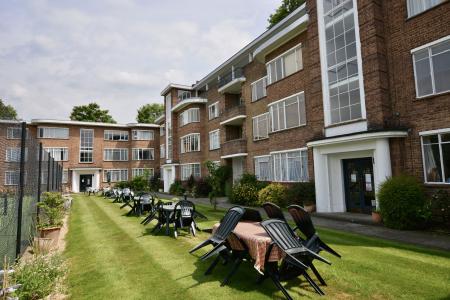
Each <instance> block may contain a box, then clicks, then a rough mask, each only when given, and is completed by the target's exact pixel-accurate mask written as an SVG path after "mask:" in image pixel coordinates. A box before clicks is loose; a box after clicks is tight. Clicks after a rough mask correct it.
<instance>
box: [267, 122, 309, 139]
mask: <svg viewBox="0 0 450 300" xmlns="http://www.w3.org/2000/svg"><path fill="white" fill-rule="evenodd" d="M302 127H306V124H304V125H299V126H295V127H291V128H286V129H281V130H277V131H270V132H269V137H270V135H271V134H275V133H280V132H284V131H288V130H292V129H297V128H302Z"/></svg>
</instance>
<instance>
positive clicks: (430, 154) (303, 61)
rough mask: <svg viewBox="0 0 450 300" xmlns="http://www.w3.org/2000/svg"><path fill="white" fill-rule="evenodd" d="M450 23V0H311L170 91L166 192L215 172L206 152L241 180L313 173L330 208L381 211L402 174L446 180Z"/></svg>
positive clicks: (325, 208)
mask: <svg viewBox="0 0 450 300" xmlns="http://www.w3.org/2000/svg"><path fill="white" fill-rule="evenodd" d="M448 20H450V3H449V1H439V0H437V1H423V0H401V1H393V0H387V1H381V0H326V1H322V0H317V1H316V0H307V1H306V2H305V4H304V5H302V6H301V7H300V8H298V9H297V10H296V11H294V12H293V13H291V14H290V15H289V16H288V17H286V18H285V19H284V20H282V21H281V22H280V23H278V24H277V25H275V26H273V27H272V28H271V29H269V30H268V31H266V32H264V33H263V34H262V35H260V36H259V37H258V38H257V39H255V40H254V41H252V42H251V43H250V44H248V45H247V46H245V47H244V48H243V49H241V50H240V51H239V52H238V53H236V54H235V55H234V56H232V57H231V58H229V59H228V60H227V61H226V62H224V63H223V64H221V65H220V66H219V67H217V68H216V69H214V70H213V71H211V72H210V73H209V74H208V75H207V76H205V77H204V78H202V79H201V80H199V81H197V82H196V83H195V84H193V85H180V84H169V85H168V86H167V87H166V88H165V89H164V90H163V91H162V93H161V96H163V97H164V104H165V115H164V116H163V117H161V118H159V119H158V120H157V123H159V124H160V125H161V126H163V127H164V128H163V129H162V131H161V132H162V133H163V134H164V135H163V136H161V137H160V151H161V152H162V153H163V155H161V159H160V164H161V171H162V178H163V180H164V189H165V190H166V191H168V189H169V187H170V184H171V183H173V182H174V180H176V179H179V180H186V179H187V178H189V176H190V175H191V174H193V175H194V176H196V177H202V176H204V175H205V174H206V172H207V170H206V169H205V167H204V164H203V162H204V161H206V160H211V161H217V162H220V163H221V164H227V165H230V166H231V167H232V170H233V180H237V179H239V177H240V176H241V175H242V174H243V173H244V172H249V173H255V174H256V176H257V177H258V178H259V179H260V180H267V181H275V182H282V183H292V182H301V181H311V180H314V181H315V184H316V195H317V209H318V211H320V212H343V211H362V212H370V211H371V209H372V208H373V207H375V206H376V205H377V202H376V190H377V189H378V187H379V185H380V183H381V182H383V181H384V180H385V179H386V178H387V177H389V176H392V175H397V174H401V173H408V174H411V175H414V176H416V177H417V178H419V179H420V180H421V181H423V182H424V184H425V186H426V187H427V188H429V189H435V188H447V187H448V184H449V183H450V174H449V173H450V153H448V152H449V151H448V149H450V148H448V147H447V141H450V138H448V136H450V134H449V132H450V117H449V112H450V104H449V100H450V93H449V92H450V26H449V25H450V23H449V21H448ZM449 145H450V144H449ZM449 147H450V146H449Z"/></svg>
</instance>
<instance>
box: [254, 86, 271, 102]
mask: <svg viewBox="0 0 450 300" xmlns="http://www.w3.org/2000/svg"><path fill="white" fill-rule="evenodd" d="M274 83H275V82H274ZM266 89H267V87H266ZM264 99H267V95H265V96H264V97H261V98H259V99H256V100H252V101H251V102H250V103H256V102H259V101H261V100H264Z"/></svg>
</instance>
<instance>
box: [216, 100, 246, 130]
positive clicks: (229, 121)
mask: <svg viewBox="0 0 450 300" xmlns="http://www.w3.org/2000/svg"><path fill="white" fill-rule="evenodd" d="M245 118H247V115H246V109H245V105H244V104H240V105H236V106H232V107H230V108H228V109H224V110H222V113H221V114H220V125H233V126H237V125H242V123H244V121H245Z"/></svg>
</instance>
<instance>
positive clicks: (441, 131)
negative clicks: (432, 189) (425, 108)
mask: <svg viewBox="0 0 450 300" xmlns="http://www.w3.org/2000/svg"><path fill="white" fill-rule="evenodd" d="M442 134H450V128H444V129H438V130H431V131H425V132H420V133H419V136H420V146H421V150H422V168H423V179H424V183H426V184H445V185H450V182H446V181H445V175H446V174H445V169H444V156H443V152H442V144H449V143H450V142H442V138H441V135H442ZM433 135H437V136H438V145H439V159H440V161H441V178H442V181H440V182H436V181H428V178H427V170H426V165H425V151H424V150H425V148H424V143H423V138H424V137H426V136H433ZM448 177H449V178H450V174H449V176H448Z"/></svg>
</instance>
